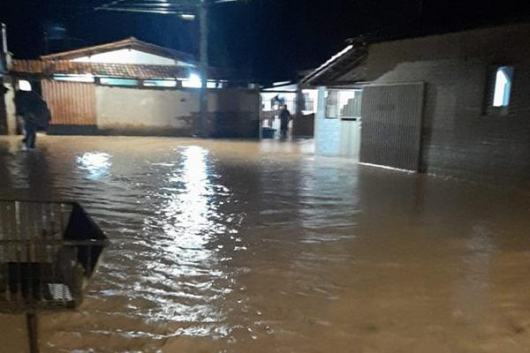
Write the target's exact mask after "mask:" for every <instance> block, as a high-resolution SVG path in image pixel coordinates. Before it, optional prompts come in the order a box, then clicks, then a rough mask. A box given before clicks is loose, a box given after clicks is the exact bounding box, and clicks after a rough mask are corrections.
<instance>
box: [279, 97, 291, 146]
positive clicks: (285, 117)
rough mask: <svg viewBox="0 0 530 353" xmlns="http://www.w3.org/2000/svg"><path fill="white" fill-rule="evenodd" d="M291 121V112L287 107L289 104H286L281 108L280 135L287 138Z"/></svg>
mask: <svg viewBox="0 0 530 353" xmlns="http://www.w3.org/2000/svg"><path fill="white" fill-rule="evenodd" d="M289 121H291V112H290V111H289V109H287V105H286V104H284V105H283V107H282V110H280V137H281V138H286V137H287V131H288V130H289Z"/></svg>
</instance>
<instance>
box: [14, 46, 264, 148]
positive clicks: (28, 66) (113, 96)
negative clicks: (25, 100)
mask: <svg viewBox="0 0 530 353" xmlns="http://www.w3.org/2000/svg"><path fill="white" fill-rule="evenodd" d="M197 65H198V64H197V63H196V62H195V61H194V60H193V58H192V57H191V56H190V55H187V54H184V53H181V52H177V51H174V50H171V49H167V48H163V47H159V46H156V45H153V44H150V43H146V42H142V41H139V40H137V39H135V38H129V39H125V40H122V41H118V42H113V43H108V44H104V45H98V46H94V47H88V48H82V49H78V50H73V51H69V52H63V53H57V54H52V55H46V56H42V57H41V60H30V61H27V60H13V67H12V69H11V70H10V76H11V77H12V78H13V80H14V83H15V84H16V83H17V82H18V83H20V82H22V81H27V82H29V83H30V84H31V86H32V87H33V89H34V90H36V91H37V92H38V93H39V94H41V95H42V97H43V98H44V99H45V100H46V102H47V103H48V106H49V108H50V111H51V115H52V120H51V124H50V128H49V131H48V133H49V134H107V135H149V136H194V135H201V136H210V137H242V138H257V137H259V112H260V106H259V99H260V98H259V91H258V90H256V89H249V88H248V86H244V85H239V86H236V85H233V84H231V83H230V82H228V81H227V80H226V79H224V78H223V76H222V75H223V74H222V73H220V72H219V70H213V69H211V70H210V71H211V72H209V77H211V80H209V81H208V90H207V91H208V93H207V94H208V114H207V115H208V116H207V121H205V122H202V121H201V117H200V113H199V111H200V86H201V78H200V76H199V74H198V69H197Z"/></svg>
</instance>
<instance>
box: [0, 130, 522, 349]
mask: <svg viewBox="0 0 530 353" xmlns="http://www.w3.org/2000/svg"><path fill="white" fill-rule="evenodd" d="M38 143H39V149H38V150H37V151H33V152H23V151H21V150H20V145H19V143H18V141H17V140H15V139H13V138H0V197H1V198H32V199H46V200H47V199H73V200H77V201H80V202H81V203H82V204H83V205H84V206H85V207H86V209H87V210H88V211H89V212H90V213H91V214H92V215H93V217H94V218H95V219H96V220H97V222H98V223H99V224H100V225H101V227H102V228H103V229H104V230H105V231H106V232H107V234H108V236H109V238H110V239H111V240H112V247H111V248H110V249H109V250H108V252H107V253H106V256H105V261H104V263H103V264H102V266H101V268H100V271H99V273H98V274H97V275H96V276H95V278H94V281H93V283H92V284H91V285H90V287H89V293H88V296H87V299H86V300H85V303H84V304H83V306H82V307H81V308H80V310H79V311H78V312H75V313H63V314H56V315H44V316H41V320H40V322H41V342H40V343H41V349H42V351H43V352H109V353H110V352H238V353H239V352H253V353H261V352H263V353H272V352H278V353H280V352H281V353H283V352H285V353H287V352H303V353H306V352H392V353H395V352H406V353H413V352H418V353H420V352H421V353H424V352H430V353H436V352H451V353H454V352H496V353H497V352H510V353H517V352H529V351H530V278H529V277H528V271H529V270H530V234H529V230H530V194H529V193H528V192H525V191H522V190H518V189H517V187H514V186H513V185H512V186H510V187H509V188H508V187H507V186H492V185H483V184H479V183H472V182H462V181H455V180H447V179H443V178H438V177H425V176H418V175H413V174H406V173H401V172H394V171H388V170H381V169H374V168H370V167H362V166H358V165H356V164H355V163H352V162H350V161H348V160H344V159H335V158H322V157H315V156H313V155H312V153H311V143H310V142H299V143H287V142H283V143H281V142H276V141H268V142H262V143H258V142H230V141H201V140H193V139H170V138H110V137H83V138H80V137H44V138H40V141H38ZM24 330H25V327H24V321H23V320H22V318H21V317H12V316H0V339H1V342H2V345H3V347H4V348H3V349H7V350H6V352H7V351H9V352H15V353H16V352H17V351H24V350H25V349H26V346H25V339H24V337H25V336H24V333H25V331H24ZM3 349H2V351H3Z"/></svg>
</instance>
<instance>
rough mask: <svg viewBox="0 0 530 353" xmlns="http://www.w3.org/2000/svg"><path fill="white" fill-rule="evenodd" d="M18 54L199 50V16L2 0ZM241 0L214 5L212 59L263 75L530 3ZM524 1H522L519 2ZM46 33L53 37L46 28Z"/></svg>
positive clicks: (289, 74)
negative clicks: (114, 48)
mask: <svg viewBox="0 0 530 353" xmlns="http://www.w3.org/2000/svg"><path fill="white" fill-rule="evenodd" d="M0 2H1V3H0V21H2V22H4V23H6V24H7V25H8V35H9V46H10V50H11V51H12V52H13V53H14V55H15V57H17V58H35V57H38V56H39V55H41V54H44V53H46V52H47V51H50V52H54V51H61V50H66V49H72V48H77V47H82V46H87V45H94V44H101V43H105V42H109V41H114V40H119V39H123V38H126V37H129V36H135V37H137V38H139V39H141V40H145V41H148V42H152V43H155V44H159V45H162V46H166V47H171V48H174V49H178V50H181V51H184V52H188V53H192V54H195V55H197V52H198V23H197V21H195V22H184V21H181V20H179V19H177V18H176V16H170V15H151V14H129V13H117V12H101V11H98V12H96V11H94V10H93V7H95V6H96V5H99V4H102V3H105V2H108V1H105V0H1V1H0ZM423 3H424V5H423V11H422V12H421V16H420V12H419V9H420V6H419V4H420V0H401V1H398V0H349V1H348V0H242V1H241V2H238V3H225V4H218V5H215V6H214V7H213V8H212V10H211V18H210V24H209V25H210V36H211V41H210V51H211V63H212V64H213V65H216V66H221V67H231V68H236V69H238V70H240V72H241V74H242V75H243V76H244V77H246V78H249V79H253V80H256V81H259V82H268V81H269V82H270V81H274V80H284V79H291V78H295V77H296V70H303V69H310V68H313V67H316V66H318V65H319V64H320V63H322V62H323V61H325V60H326V59H328V58H329V57H330V56H331V55H333V54H334V53H335V52H337V51H339V50H340V49H341V48H342V47H344V45H345V40H347V39H348V38H351V37H354V36H356V35H359V34H368V35H371V36H375V37H385V36H391V37H393V36H403V35H406V34H408V33H436V32H443V31H447V30H454V29H460V28H472V27H476V26H483V25H490V24H496V23H505V22H511V21H521V20H526V19H527V18H529V16H528V15H529V14H530V11H529V10H530V9H529V5H524V4H517V2H516V1H514V0H505V1H492V0H485V1H477V0H460V1H453V0H445V1H444V0H437V1H435V0H424V2H423ZM521 3H522V2H521ZM45 32H46V33H48V35H47V37H48V39H49V40H48V41H47V44H46V41H45V40H44V37H45V36H44V33H45Z"/></svg>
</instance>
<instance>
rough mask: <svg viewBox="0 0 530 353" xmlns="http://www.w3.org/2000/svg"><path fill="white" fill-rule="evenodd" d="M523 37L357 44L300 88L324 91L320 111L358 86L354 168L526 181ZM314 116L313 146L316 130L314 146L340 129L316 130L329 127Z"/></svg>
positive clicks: (513, 28) (503, 32)
mask: <svg viewBox="0 0 530 353" xmlns="http://www.w3.org/2000/svg"><path fill="white" fill-rule="evenodd" d="M528 38H530V25H527V24H518V25H510V26H503V27H496V28H488V29H478V30H471V31H465V32H459V33H450V34H444V35H437V36H427V37H421V38H411V39H405V40H398V41H389V42H385V41H383V42H379V43H368V44H366V43H365V44H363V45H359V46H358V47H357V48H355V46H351V47H350V49H349V51H348V52H347V53H346V54H343V55H342V56H341V57H339V58H338V59H335V60H334V61H333V62H331V63H328V65H327V66H326V67H324V68H320V71H318V70H317V71H316V72H314V73H313V76H312V77H311V76H310V77H307V78H306V83H309V84H313V85H316V86H325V87H327V89H326V90H324V92H323V93H322V94H323V95H325V96H326V97H324V98H323V104H325V105H326V106H329V105H330V102H329V97H330V94H329V92H330V88H335V89H338V90H339V91H342V90H345V91H347V90H351V89H359V90H360V92H361V95H362V98H361V113H360V121H361V124H359V129H360V134H359V136H360V141H359V145H360V153H359V161H360V162H362V163H367V164H377V165H383V166H388V167H393V168H399V169H406V170H412V171H417V172H426V173H432V174H440V175H452V176H456V177H471V178H474V177H481V178H487V179H491V180H501V179H502V180H517V181H518V182H525V181H526V180H527V179H528V177H530V160H529V159H528V156H529V153H530V119H529V118H530V115H529V114H530V100H529V99H528V94H529V93H530V75H529V74H530V56H529V52H530V40H528ZM348 56H350V58H349V59H348ZM354 60H357V61H356V63H355V65H354V66H353V67H352V66H349V67H348V62H351V61H354ZM350 65H351V64H350ZM319 80H320V81H319ZM339 109H342V107H339ZM319 118H320V122H318V120H319V119H318V118H317V124H316V135H317V140H318V139H319V137H318V136H319V134H320V135H321V136H320V139H321V140H322V141H325V140H326V135H330V134H331V135H335V136H336V135H340V134H341V131H340V128H339V127H336V128H335V129H333V128H331V131H329V130H330V129H328V130H326V128H324V127H325V126H326V125H332V124H323V123H322V122H323V121H324V122H325V121H326V120H328V118H330V117H329V116H327V114H326V113H323V114H322V115H320V117H319ZM336 125H339V124H336ZM343 135H344V134H343ZM347 138H348V137H346V139H347ZM317 150H318V149H317Z"/></svg>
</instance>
